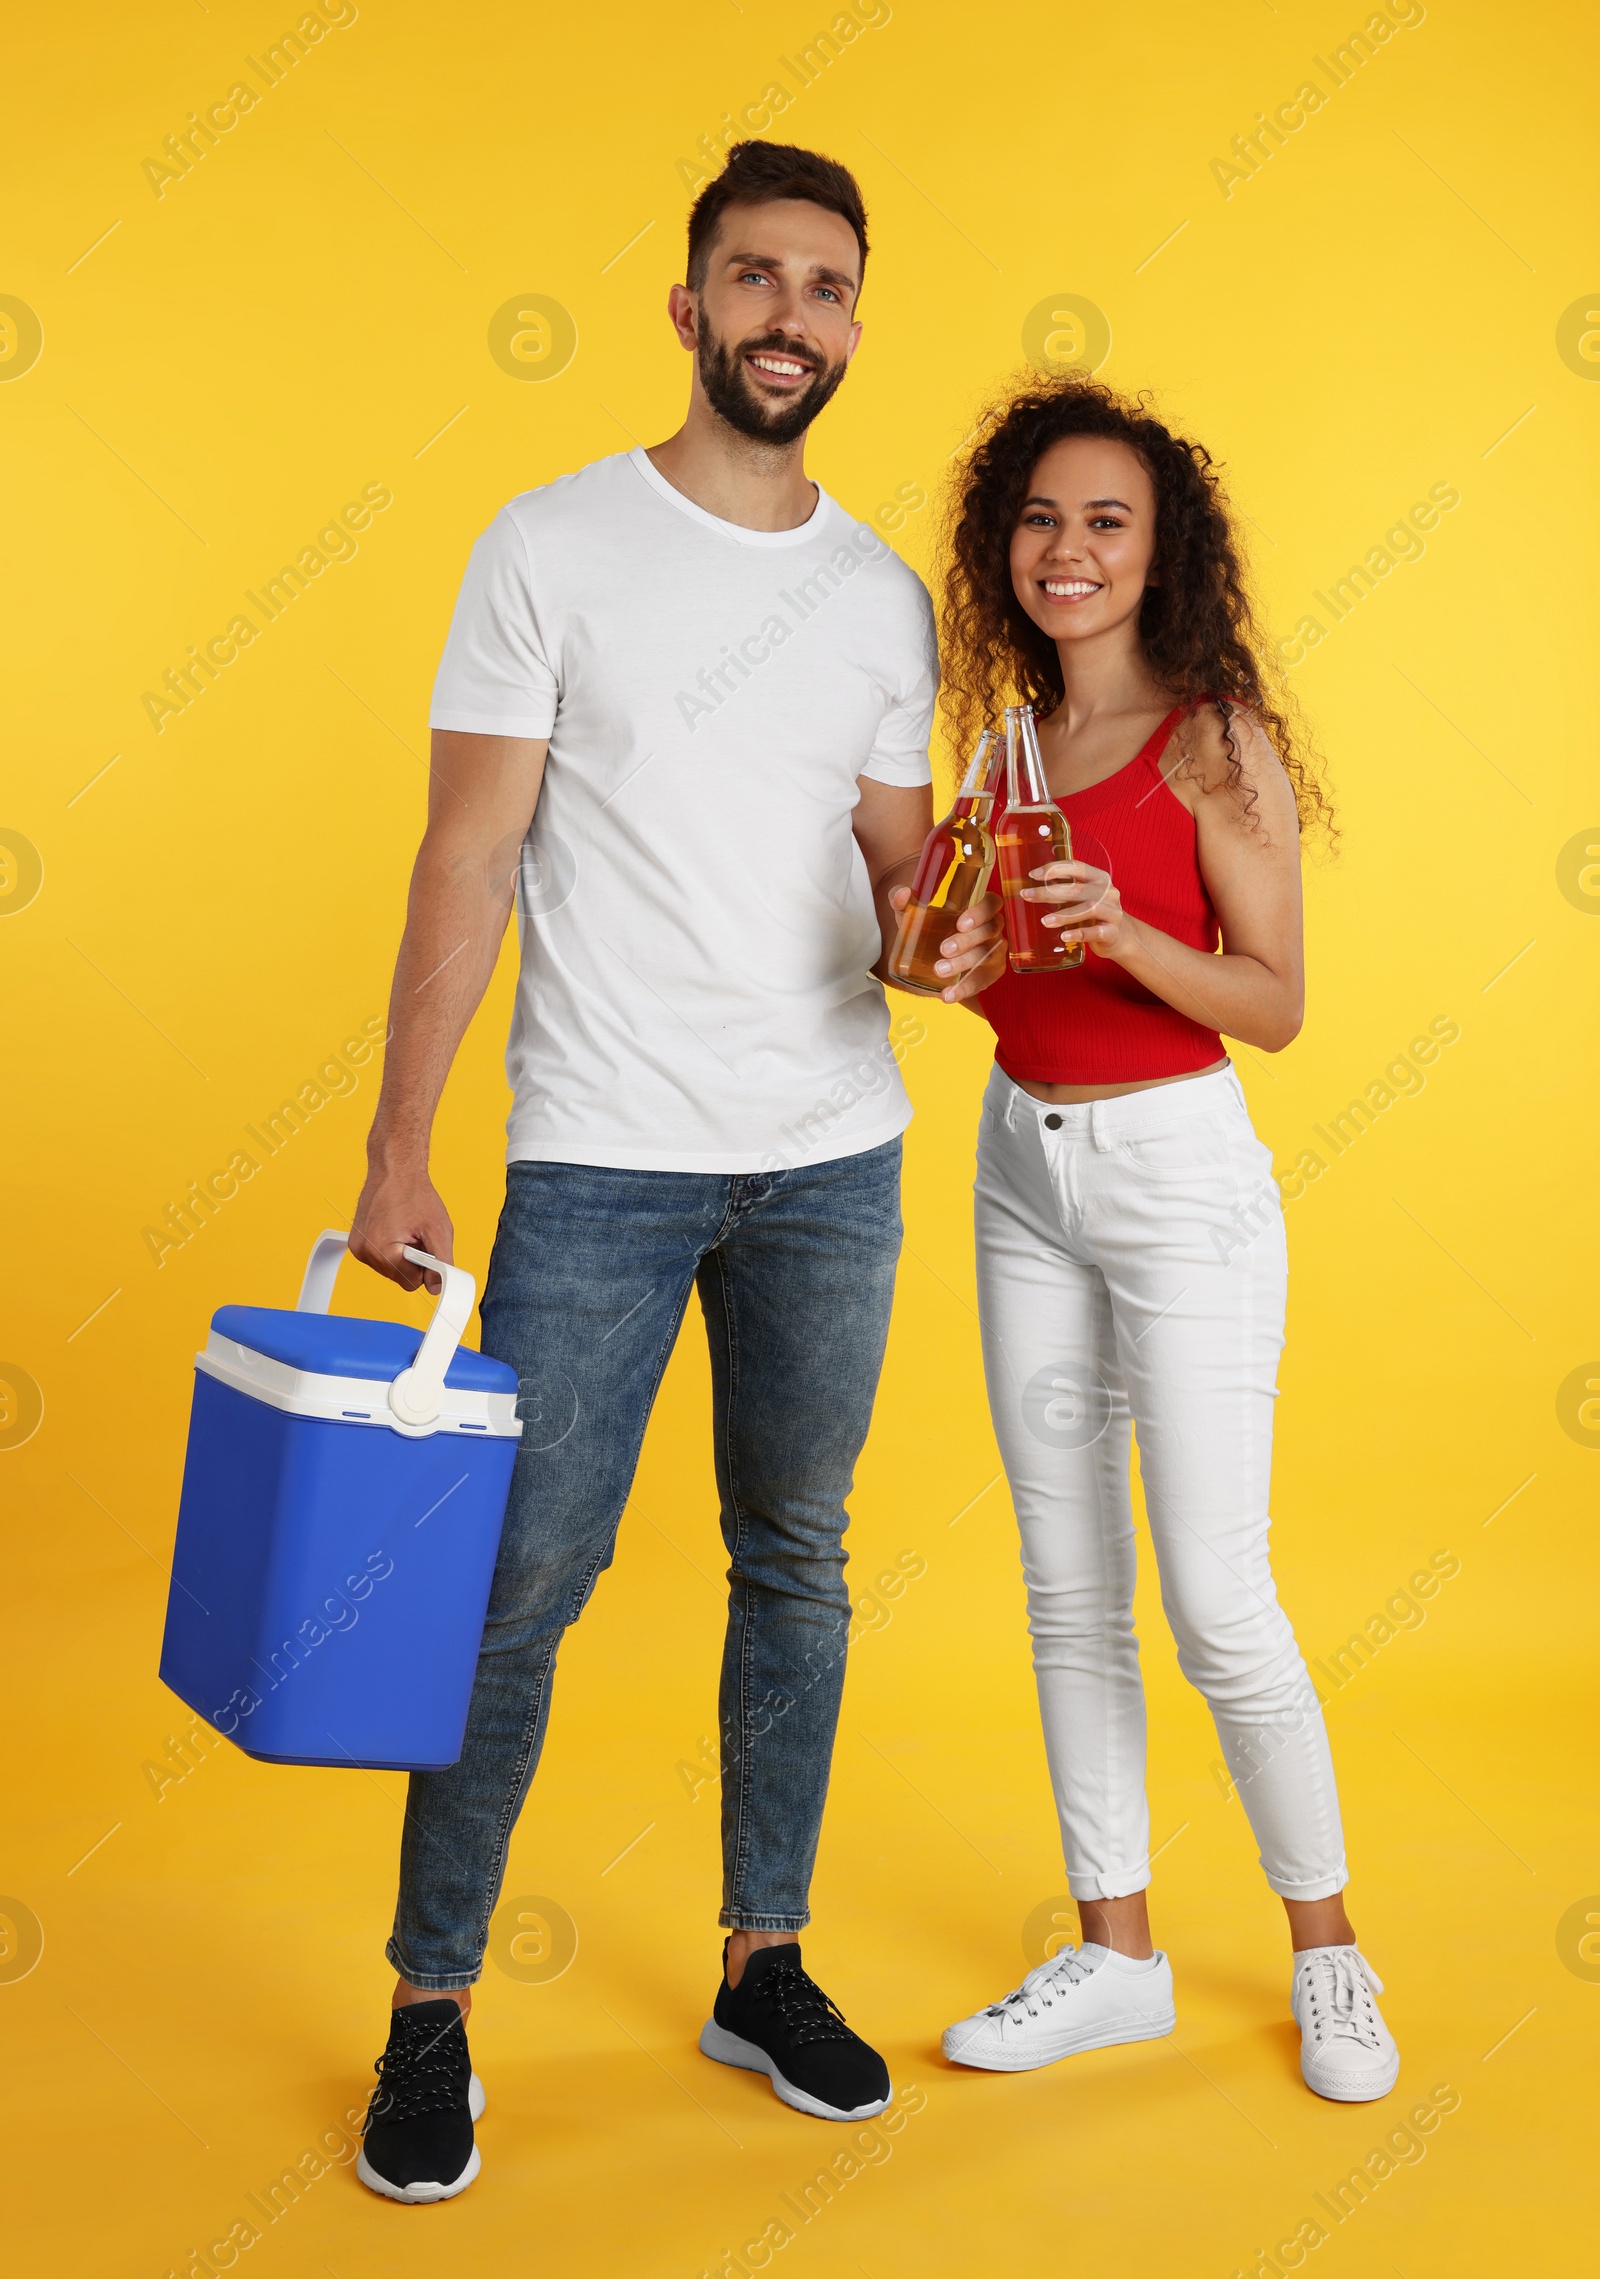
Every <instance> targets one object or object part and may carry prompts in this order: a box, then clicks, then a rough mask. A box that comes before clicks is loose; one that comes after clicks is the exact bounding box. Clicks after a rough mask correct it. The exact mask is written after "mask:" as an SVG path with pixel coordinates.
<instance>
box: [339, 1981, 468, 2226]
mask: <svg viewBox="0 0 1600 2279" xmlns="http://www.w3.org/2000/svg"><path fill="white" fill-rule="evenodd" d="M372 2070H373V2072H374V2073H375V2074H376V2075H377V2076H378V2086H377V2088H376V2089H374V2091H373V2092H372V2102H371V2104H370V2105H369V2106H368V2107H367V2117H366V2121H365V2122H364V2124H363V2127H362V2136H363V2139H364V2142H363V2144H362V2148H361V2152H360V2155H359V2157H358V2158H357V2160H356V2174H357V2175H358V2176H359V2177H360V2179H361V2181H362V2183H363V2184H369V2185H370V2186H371V2187H372V2189H373V2191H374V2192H381V2193H382V2194H383V2196H384V2198H385V2199H387V2200H405V2201H407V2202H408V2203H410V2204H411V2205H413V2206H415V2205H416V2204H417V2203H419V2202H421V2201H426V2200H453V2199H454V2198H455V2196H456V2194H457V2193H458V2192H464V2191H465V2190H466V2188H467V2186H468V2185H469V2184H470V2183H471V2182H472V2179H473V2178H474V2177H475V2176H476V2175H477V2173H478V2170H479V2167H480V2166H481V2165H482V2164H481V2162H480V2161H479V2158H478V2148H477V2146H476V2145H475V2144H474V2143H473V2141H472V2124H473V2122H474V2121H476V2120H478V2119H479V2118H480V2117H481V2116H482V2113H483V2107H484V2095H483V2083H482V2082H481V2081H480V2080H479V2079H478V2076H477V2075H476V2074H475V2073H474V2072H473V2070H472V2060H471V2058H470V2057H469V2056H468V2055H467V2029H466V2024H465V2021H464V2020H463V2018H462V2015H461V2005H460V2003H459V2002H456V2001H454V2000H452V1999H451V1997H450V1996H449V1995H445V1996H444V1997H443V1998H442V1999H441V2000H440V2001H438V2002H407V2003H403V2004H402V2005H401V2007H400V2008H399V2009H398V2010H391V2011H390V2013H389V2046H388V2048H387V2049H386V2050H385V2051H384V2053H383V2055H382V2057H381V2058H379V2060H378V2062H377V2064H376V2065H375V2066H374V2067H373V2069H372Z"/></svg>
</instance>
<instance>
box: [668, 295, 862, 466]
mask: <svg viewBox="0 0 1600 2279" xmlns="http://www.w3.org/2000/svg"><path fill="white" fill-rule="evenodd" d="M758 350H761V351H770V352H771V353H772V354H773V355H774V356H787V357H789V358H790V359H791V360H792V361H793V362H795V363H797V364H809V365H810V366H811V367H812V379H811V382H810V385H809V386H808V387H805V388H803V389H802V390H801V392H800V393H799V395H797V396H791V397H788V398H787V399H786V400H784V401H783V402H781V403H776V404H772V403H767V402H766V401H764V400H763V398H762V397H760V396H758V395H757V394H756V391H755V389H754V388H753V387H752V385H751V383H750V378H749V375H748V373H747V372H746V371H745V368H744V359H745V358H746V357H747V356H748V355H750V354H752V353H753V352H755V351H758ZM695 362H696V364H697V366H698V368H699V373H700V385H701V387H702V388H704V390H705V393H706V401H707V403H708V404H710V406H711V408H712V410H713V411H714V412H715V413H716V414H717V415H718V417H719V418H721V419H725V420H726V421H727V423H728V425H729V426H730V427H732V428H736V429H737V430H738V432H739V434H741V435H745V436H748V437H749V439H750V441H751V442H752V443H773V444H783V443H794V442H796V441H798V439H799V438H800V437H801V436H802V435H804V433H805V431H806V429H807V428H808V427H809V426H810V425H811V422H812V421H813V420H814V419H815V418H816V416H817V414H818V412H820V411H821V410H822V408H823V406H824V405H825V404H827V403H828V402H829V401H830V400H831V398H832V396H833V394H834V391H835V390H836V389H837V387H838V385H839V382H840V381H841V380H842V379H843V378H844V375H845V359H844V358H843V357H841V358H840V359H839V361H838V363H837V364H833V365H829V364H825V363H823V362H822V361H821V359H820V358H819V357H817V356H816V355H815V354H814V352H813V351H812V350H810V349H806V348H797V347H796V346H795V344H794V342H793V341H792V340H785V339H784V337H783V335H782V334H781V333H769V334H765V335H763V336H762V337H761V338H760V339H758V340H741V341H740V342H739V344H738V346H737V347H735V348H728V347H725V346H724V344H723V343H722V342H721V341H720V340H718V339H717V338H716V337H715V336H714V334H713V333H712V332H711V330H710V328H709V327H708V326H707V325H706V324H705V323H704V321H702V323H701V327H700V339H699V344H698V346H697V348H696V350H695Z"/></svg>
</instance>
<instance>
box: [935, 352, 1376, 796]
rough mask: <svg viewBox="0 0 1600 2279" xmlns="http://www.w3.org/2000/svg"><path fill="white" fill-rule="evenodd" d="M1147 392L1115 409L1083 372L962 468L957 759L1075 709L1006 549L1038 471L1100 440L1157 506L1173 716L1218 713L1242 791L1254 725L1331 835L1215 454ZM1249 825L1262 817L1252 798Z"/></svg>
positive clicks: (1160, 647) (943, 639)
mask: <svg viewBox="0 0 1600 2279" xmlns="http://www.w3.org/2000/svg"><path fill="white" fill-rule="evenodd" d="M1149 402H1150V398H1149V395H1148V392H1145V393H1143V394H1141V395H1139V396H1137V397H1125V396H1119V395H1117V394H1116V393H1115V392H1114V391H1113V390H1112V389H1110V388H1108V387H1105V386H1104V385H1103V384H1102V383H1101V382H1100V381H1098V380H1092V379H1089V378H1088V377H1087V376H1086V375H1084V374H1082V373H1078V372H1068V373H1065V374H1063V375H1062V376H1061V377H1060V378H1057V379H1050V380H1040V379H1038V378H1037V377H1036V376H1033V375H1030V377H1029V379H1028V381H1027V382H1026V384H1024V385H1022V386H1019V387H1018V386H1014V387H1013V388H1011V389H1010V390H1008V391H1007V393H1006V394H1005V395H1003V396H1002V397H1001V398H1000V399H999V400H998V401H997V402H995V403H994V404H992V405H991V406H990V408H989V410H988V411H987V412H986V413H985V414H984V416H983V418H982V419H981V420H980V421H979V424H978V426H977V428H976V429H975V431H974V437H975V440H973V441H972V442H971V444H970V447H969V448H968V450H967V451H966V454H965V457H964V459H963V460H962V462H961V464H960V465H959V467H958V470H957V473H956V477H955V481H954V487H953V489H952V492H951V496H950V501H949V506H948V509H947V513H946V521H945V530H944V540H943V555H944V560H943V570H944V578H943V600H942V604H941V609H940V650H941V659H942V665H943V672H944V686H943V697H942V701H943V704H944V709H945V714H946V718H947V720H948V723H949V726H950V730H951V734H952V737H953V739H954V742H955V744H956V747H957V749H958V750H963V751H970V750H971V748H972V745H973V743H974V742H975V740H976V737H977V733H978V730H979V729H980V728H981V727H982V726H983V725H984V723H985V722H986V721H988V720H991V719H993V718H994V716H995V715H996V713H997V711H998V709H999V707H1000V706H1001V705H1002V704H1004V703H1007V702H1011V703H1018V702H1020V703H1025V704H1032V705H1033V706H1034V707H1035V709H1036V710H1038V711H1039V712H1041V713H1043V712H1052V711H1054V709H1055V707H1056V706H1057V705H1058V704H1059V703H1060V702H1061V699H1062V695H1063V693H1064V691H1063V687H1062V680H1061V663H1060V659H1059V658H1058V656H1057V654H1056V646H1055V643H1054V642H1053V641H1052V640H1050V638H1049V637H1048V636H1047V635H1046V634H1045V633H1043V632H1041V630H1040V629H1039V627H1038V626H1037V625H1035V624H1034V622H1033V620H1032V618H1031V617H1029V615H1028V614H1027V612H1026V610H1024V608H1023V607H1022V604H1021V603H1020V602H1019V601H1018V600H1017V597H1016V594H1015V592H1014V591H1013V589H1012V584H1011V564H1010V552H1011V537H1012V533H1013V531H1014V530H1015V529H1016V526H1017V516H1018V514H1019V512H1020V510H1021V506H1022V502H1023V500H1024V499H1025V498H1026V497H1027V495H1028V486H1029V483H1030V480H1031V478H1032V475H1033V470H1034V468H1035V467H1036V466H1037V464H1038V462H1039V460H1040V458H1041V456H1042V455H1043V454H1044V453H1045V452H1046V451H1048V450H1049V449H1050V447H1051V446H1052V444H1056V443H1060V442H1062V441H1063V440H1064V439H1065V438H1066V437H1068V436H1073V435H1094V436H1105V437H1109V438H1111V439H1112V440H1114V441H1116V442H1118V443H1125V444H1127V445H1128V447H1129V449H1130V450H1132V451H1135V452H1137V453H1138V455H1139V458H1140V460H1141V461H1142V462H1143V464H1144V467H1145V469H1146V472H1147V473H1148V474H1149V477H1150V480H1151V482H1152V483H1153V484H1154V486H1155V494H1156V553H1157V557H1158V559H1159V561H1160V564H1161V583H1160V584H1159V585H1153V586H1149V587H1147V588H1146V590H1145V594H1144V598H1143V601H1142V602H1141V603H1140V607H1139V638H1140V640H1141V642H1142V643H1143V646H1144V654H1145V659H1146V662H1147V663H1148V664H1149V667H1150V670H1151V671H1152V673H1154V675H1155V677H1156V679H1157V680H1158V681H1160V683H1161V684H1162V686H1163V687H1164V688H1167V689H1170V690H1171V692H1172V697H1173V701H1174V703H1191V704H1194V705H1196V706H1198V705H1201V704H1204V703H1209V704H1212V705H1214V706H1215V708H1216V710H1217V712H1218V713H1219V714H1220V716H1221V720H1222V730H1223V740H1224V743H1225V746H1226V749H1227V754H1228V777H1227V779H1226V780H1227V781H1228V782H1229V784H1230V785H1231V786H1232V787H1234V788H1235V789H1237V788H1238V786H1239V784H1240V781H1241V774H1242V771H1241V768H1240V764H1239V750H1238V746H1237V743H1236V742H1235V739H1234V733H1233V727H1232V714H1233V713H1234V712H1235V711H1238V710H1241V709H1244V710H1248V711H1250V712H1253V713H1254V715H1255V716H1256V718H1257V719H1258V720H1259V721H1260V723H1261V725H1262V727H1263V728H1264V729H1265V731H1266V733H1267V735H1268V737H1269V738H1270V740H1271V742H1272V746H1273V749H1274V750H1275V751H1276V752H1277V755H1278V757H1279V759H1280V760H1281V761H1282V762H1283V766H1284V770H1285V772H1286V774H1287V775H1288V778H1289V781H1290V783H1291V784H1292V785H1293V787H1294V795H1295V805H1296V807H1297V808H1298V810H1299V815H1300V827H1301V829H1302V831H1304V830H1306V829H1307V828H1308V827H1310V826H1320V827H1321V828H1323V829H1324V830H1326V831H1328V832H1329V835H1330V836H1331V835H1332V819H1333V810H1332V807H1331V805H1330V804H1329V801H1328V798H1327V794H1326V793H1325V791H1324V790H1323V787H1322V783H1321V781H1320V771H1319V768H1318V765H1317V762H1316V759H1315V756H1314V754H1313V753H1312V751H1311V748H1310V745H1309V740H1308V739H1307V737H1306V734H1305V731H1304V728H1303V727H1302V726H1301V725H1300V723H1299V720H1298V716H1297V713H1296V709H1295V707H1294V705H1293V701H1292V699H1291V698H1290V697H1289V696H1288V694H1287V692H1286V690H1285V689H1284V688H1283V685H1282V680H1281V676H1280V675H1279V674H1278V673H1277V672H1276V671H1275V670H1274V669H1273V668H1272V667H1271V666H1270V665H1269V664H1268V663H1267V662H1266V658H1267V649H1266V643H1265V641H1264V640H1263V638H1262V636H1261V634H1260V632H1259V631H1258V629H1257V626H1256V622H1255V615H1254V611H1253V610H1252V607H1251V602H1250V595H1249V591H1248V588H1247V585H1246V582H1245V573H1244V568H1243V563H1242V559H1241V553H1242V550H1241V548H1240V545H1239V541H1238V539H1237V537H1236V535H1235V531H1234V526H1233V519H1232V516H1231V515H1230V513H1229V509H1228V504H1227V500H1226V498H1225V496H1224V494H1223V490H1222V486H1221V484H1220V482H1219V481H1218V478H1217V475H1216V473H1215V471H1214V468H1213V463H1212V459H1211V454H1210V452H1209V451H1207V450H1206V448H1205V446H1204V444H1202V443H1195V442H1192V441H1190V440H1189V438H1188V437H1186V436H1181V435H1174V434H1173V433H1172V431H1171V429H1170V428H1168V427H1165V426H1163V425H1162V423H1161V421H1160V420H1158V419H1157V418H1155V416H1154V415H1153V413H1152V412H1151V411H1150V409H1149ZM1240 796H1241V797H1242V799H1243V802H1244V805H1245V807H1246V809H1247V810H1248V809H1249V808H1251V807H1253V806H1254V804H1255V795H1254V792H1253V790H1252V789H1251V788H1250V787H1249V786H1248V785H1246V786H1245V787H1244V790H1243V792H1242V793H1241V795H1240Z"/></svg>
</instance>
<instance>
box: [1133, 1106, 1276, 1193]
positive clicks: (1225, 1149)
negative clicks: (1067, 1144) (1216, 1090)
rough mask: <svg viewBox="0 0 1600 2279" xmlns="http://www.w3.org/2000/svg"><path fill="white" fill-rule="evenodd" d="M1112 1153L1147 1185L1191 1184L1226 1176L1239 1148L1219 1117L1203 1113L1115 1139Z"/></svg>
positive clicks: (1235, 1161)
mask: <svg viewBox="0 0 1600 2279" xmlns="http://www.w3.org/2000/svg"><path fill="white" fill-rule="evenodd" d="M1247 1128H1248V1127H1247ZM1251 1137H1252V1138H1253V1137H1254V1134H1253V1133H1252V1134H1251ZM1116 1155H1117V1159H1118V1161H1119V1162H1120V1163H1122V1164H1123V1165H1124V1167H1125V1168H1126V1169H1127V1170H1129V1171H1130V1172H1132V1173H1133V1175H1134V1177H1135V1178H1136V1179H1138V1180H1140V1181H1142V1182H1144V1183H1146V1184H1148V1185H1150V1186H1154V1187H1163V1186H1193V1185H1194V1184H1195V1183H1196V1182H1200V1183H1203V1184H1210V1183H1212V1182H1214V1181H1217V1180H1223V1179H1226V1178H1227V1177H1228V1175H1229V1173H1230V1171H1232V1170H1234V1169H1235V1167H1236V1166H1237V1163H1238V1155H1239V1149H1238V1139H1237V1137H1236V1136H1235V1134H1234V1133H1233V1132H1232V1131H1231V1130H1230V1129H1229V1128H1228V1125H1227V1123H1226V1122H1225V1120H1224V1119H1223V1117H1221V1116H1220V1115H1205V1116H1189V1117H1186V1118H1184V1120H1183V1121H1182V1122H1178V1123H1172V1124H1169V1125H1168V1126H1167V1127H1166V1128H1165V1129H1164V1130H1161V1131H1151V1132H1138V1133H1135V1134H1132V1135H1130V1137H1128V1138H1127V1139H1124V1140H1119V1141H1118V1142H1117V1145H1116Z"/></svg>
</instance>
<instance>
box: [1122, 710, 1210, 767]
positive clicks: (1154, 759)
mask: <svg viewBox="0 0 1600 2279" xmlns="http://www.w3.org/2000/svg"><path fill="white" fill-rule="evenodd" d="M1204 701H1205V699H1204V698H1201V699H1199V700H1198V702H1196V701H1194V700H1188V701H1185V702H1184V703H1182V704H1175V705H1174V706H1173V708H1172V710H1171V711H1170V712H1169V713H1168V714H1167V716H1166V718H1165V719H1164V720H1162V721H1160V722H1158V724H1157V725H1156V727H1155V728H1153V729H1152V730H1151V732H1150V735H1149V736H1148V738H1147V739H1146V741H1145V743H1144V745H1143V746H1142V747H1141V749H1140V750H1139V751H1138V752H1137V753H1136V754H1135V757H1134V764H1135V766H1136V767H1141V768H1142V769H1143V770H1144V772H1145V773H1146V774H1147V775H1149V776H1151V777H1153V778H1154V780H1155V781H1156V782H1157V783H1165V782H1166V780H1167V779H1166V771H1165V768H1164V767H1163V765H1162V763H1163V761H1164V760H1165V758H1166V751H1167V746H1168V745H1169V744H1170V743H1171V741H1172V738H1173V736H1174V734H1175V733H1176V731H1177V727H1178V723H1179V721H1180V720H1183V719H1186V718H1187V716H1188V715H1189V714H1190V713H1191V712H1194V711H1197V710H1198V709H1199V704H1200V703H1203V702H1204Z"/></svg>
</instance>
